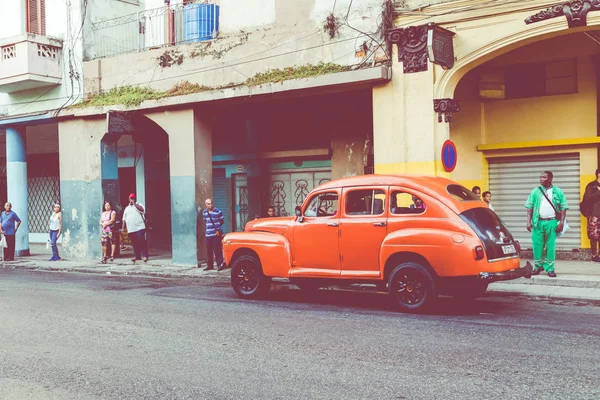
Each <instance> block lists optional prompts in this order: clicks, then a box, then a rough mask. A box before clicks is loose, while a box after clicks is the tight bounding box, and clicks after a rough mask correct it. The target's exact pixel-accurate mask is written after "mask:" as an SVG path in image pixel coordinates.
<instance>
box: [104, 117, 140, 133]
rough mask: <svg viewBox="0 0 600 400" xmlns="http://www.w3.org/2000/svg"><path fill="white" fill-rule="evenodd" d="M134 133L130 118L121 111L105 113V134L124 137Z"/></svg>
mask: <svg viewBox="0 0 600 400" xmlns="http://www.w3.org/2000/svg"><path fill="white" fill-rule="evenodd" d="M133 132H134V129H133V124H132V123H131V119H130V117H129V116H128V115H127V114H126V113H124V112H122V111H109V112H107V113H106V133H108V134H110V135H126V134H132V133H133Z"/></svg>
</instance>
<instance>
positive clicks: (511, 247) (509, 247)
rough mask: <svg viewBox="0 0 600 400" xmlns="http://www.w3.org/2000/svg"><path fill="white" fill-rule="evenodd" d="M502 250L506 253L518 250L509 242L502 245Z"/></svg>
mask: <svg viewBox="0 0 600 400" xmlns="http://www.w3.org/2000/svg"><path fill="white" fill-rule="evenodd" d="M502 252H503V253H504V254H512V253H516V252H517V250H516V249H515V246H514V245H512V244H509V245H507V246H502Z"/></svg>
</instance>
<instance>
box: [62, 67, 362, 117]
mask: <svg viewBox="0 0 600 400" xmlns="http://www.w3.org/2000/svg"><path fill="white" fill-rule="evenodd" d="M349 70H350V67H348V66H342V65H338V64H332V63H327V64H325V63H319V64H317V65H302V66H299V67H288V68H284V69H271V70H268V71H266V72H263V73H259V74H256V75H254V76H253V77H252V78H249V79H248V80H247V81H245V82H244V83H241V84H238V85H235V84H229V85H225V86H220V87H214V88H211V87H208V86H203V85H199V84H197V83H190V82H188V81H183V82H179V83H178V84H177V85H175V86H173V87H172V88H171V89H169V90H166V91H162V90H156V89H152V88H149V87H139V86H122V87H119V88H113V89H110V90H109V91H107V92H102V93H98V94H95V95H92V96H89V97H88V98H86V99H85V100H84V101H82V102H80V103H77V104H74V105H72V106H71V107H70V108H88V107H104V106H112V105H117V104H121V105H124V106H127V107H136V106H139V105H140V104H142V102H144V101H147V100H158V99H164V98H166V97H174V96H183V95H186V94H192V93H200V92H206V91H209V90H219V89H224V88H229V87H236V86H259V85H265V84H268V83H278V82H283V81H287V80H290V79H302V78H310V77H313V76H319V75H325V74H332V73H336V72H344V71H349Z"/></svg>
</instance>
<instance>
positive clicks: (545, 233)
mask: <svg viewBox="0 0 600 400" xmlns="http://www.w3.org/2000/svg"><path fill="white" fill-rule="evenodd" d="M557 226H558V221H557V220H555V219H551V220H549V221H542V220H540V221H538V225H537V226H536V227H535V228H533V232H532V234H531V240H532V241H533V259H534V261H535V268H538V269H539V268H544V271H546V272H552V271H554V260H555V259H556V227H557ZM544 250H545V251H546V254H545V256H544Z"/></svg>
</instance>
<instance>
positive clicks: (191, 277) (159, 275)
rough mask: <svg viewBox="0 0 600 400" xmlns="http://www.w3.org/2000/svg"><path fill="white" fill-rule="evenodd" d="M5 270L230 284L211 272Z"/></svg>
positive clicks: (17, 266) (33, 267)
mask: <svg viewBox="0 0 600 400" xmlns="http://www.w3.org/2000/svg"><path fill="white" fill-rule="evenodd" d="M0 268H1V267H0ZM4 269H14V270H22V271H37V272H65V273H85V274H94V275H109V276H135V277H147V278H161V279H187V280H197V281H203V280H206V279H211V280H213V281H214V280H226V281H227V282H229V277H230V275H229V274H227V275H224V274H219V275H217V274H216V273H215V272H209V273H206V274H202V275H189V274H178V273H175V272H172V273H163V272H154V271H119V270H107V269H93V268H87V267H80V268H78V267H74V268H54V267H36V266H31V265H10V266H5V267H4ZM215 278H216V279H215ZM224 278H225V279H224Z"/></svg>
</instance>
